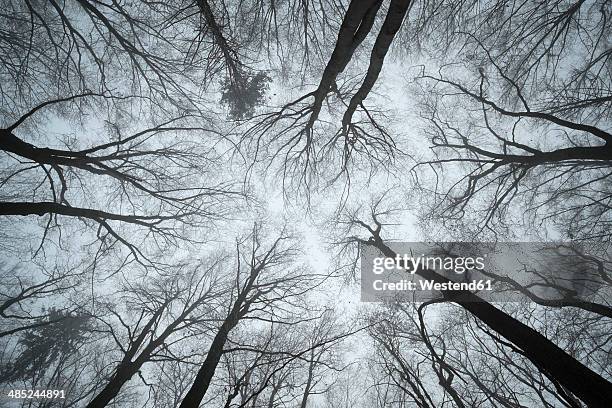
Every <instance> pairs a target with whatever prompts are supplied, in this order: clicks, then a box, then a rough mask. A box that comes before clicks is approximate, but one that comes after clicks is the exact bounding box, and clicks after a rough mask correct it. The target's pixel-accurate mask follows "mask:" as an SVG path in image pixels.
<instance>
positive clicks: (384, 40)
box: [342, 0, 411, 132]
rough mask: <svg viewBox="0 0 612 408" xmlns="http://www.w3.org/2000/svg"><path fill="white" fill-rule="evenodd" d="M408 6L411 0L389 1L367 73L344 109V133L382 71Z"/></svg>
mask: <svg viewBox="0 0 612 408" xmlns="http://www.w3.org/2000/svg"><path fill="white" fill-rule="evenodd" d="M410 4H411V0H392V1H391V4H390V5H389V11H388V12H387V17H386V18H385V22H384V23H383V25H382V27H381V29H380V32H379V33H378V37H376V42H375V43H374V47H373V48H372V54H371V55H370V64H369V66H368V72H367V73H366V76H365V78H364V80H363V83H362V84H361V87H360V88H359V90H358V91H357V92H356V93H355V95H353V97H352V98H351V101H350V102H349V106H348V108H347V109H346V112H345V113H344V116H343V118H342V128H343V129H344V131H345V132H346V131H348V127H349V125H350V123H351V120H352V117H353V114H354V113H355V110H356V109H357V107H358V106H359V105H361V103H363V101H364V100H365V98H366V97H367V96H368V94H369V93H370V91H371V90H372V87H373V86H374V84H375V83H376V80H377V79H378V75H379V74H380V71H381V70H382V67H383V63H384V61H385V56H386V55H387V51H389V47H390V46H391V43H392V42H393V38H395V35H396V34H397V32H398V31H399V29H400V27H401V26H402V22H403V21H404V18H405V17H406V13H407V12H408V9H409V8H410Z"/></svg>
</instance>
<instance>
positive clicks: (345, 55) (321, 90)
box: [308, 0, 382, 128]
mask: <svg viewBox="0 0 612 408" xmlns="http://www.w3.org/2000/svg"><path fill="white" fill-rule="evenodd" d="M381 4H382V1H381V0H368V1H364V0H361V1H359V0H353V1H351V3H350V4H349V6H348V9H347V11H346V14H345V15H344V19H343V20H342V25H341V26H340V30H339V32H338V38H337V40H336V45H335V47H334V50H333V51H332V54H331V56H330V57H329V60H328V62H327V65H326V66H325V69H324V70H323V74H322V75H321V81H320V82H319V86H318V87H317V89H316V91H314V93H313V95H314V98H315V100H314V103H313V109H312V114H311V115H310V120H309V122H308V128H310V127H312V126H313V124H314V122H315V121H316V119H317V117H318V116H319V113H320V111H321V106H322V104H323V101H324V100H325V96H326V95H327V93H328V92H329V91H330V89H331V88H332V85H333V84H334V83H335V81H336V78H337V77H338V74H340V73H341V72H342V71H344V69H345V68H346V66H347V65H348V63H349V62H350V60H351V58H352V57H353V53H354V52H355V50H356V49H357V47H358V46H359V44H361V43H362V42H363V40H364V39H365V38H366V37H367V35H368V33H369V32H370V30H371V29H372V26H373V25H374V20H375V18H376V13H377V12H378V10H379V8H380V6H381Z"/></svg>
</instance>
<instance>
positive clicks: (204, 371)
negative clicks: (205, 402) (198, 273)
mask: <svg viewBox="0 0 612 408" xmlns="http://www.w3.org/2000/svg"><path fill="white" fill-rule="evenodd" d="M237 323H238V318H237V317H235V316H231V315H230V316H228V317H227V318H226V319H225V321H224V322H223V324H222V325H221V328H220V329H219V331H218V332H217V335H216V336H215V338H214V339H213V342H212V344H211V345H210V349H209V350H208V353H207V354H206V359H205V360H204V363H203V364H202V366H201V367H200V370H199V371H198V374H197V375H196V378H195V380H194V381H193V384H192V385H191V388H190V389H189V391H188V392H187V394H186V395H185V398H184V399H183V402H181V405H180V407H181V408H196V407H198V406H199V405H200V402H202V399H203V398H204V395H205V394H206V391H208V387H209V386H210V382H211V380H212V378H213V376H214V375H215V370H216V369H217V365H218V364H219V361H220V360H221V356H222V355H223V347H224V346H225V342H226V341H227V336H228V335H229V332H230V331H231V329H233V328H234V326H236V324H237Z"/></svg>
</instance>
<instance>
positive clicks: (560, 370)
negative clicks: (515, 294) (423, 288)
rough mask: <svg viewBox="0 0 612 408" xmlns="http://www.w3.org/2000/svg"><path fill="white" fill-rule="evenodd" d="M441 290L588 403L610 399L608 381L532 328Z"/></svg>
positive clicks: (474, 299) (430, 275)
mask: <svg viewBox="0 0 612 408" xmlns="http://www.w3.org/2000/svg"><path fill="white" fill-rule="evenodd" d="M367 244H368V245H372V246H375V247H376V248H378V249H379V250H380V251H381V252H382V253H383V254H384V255H385V256H387V257H390V258H395V257H396V255H397V254H396V253H395V252H394V251H393V250H392V249H391V248H389V247H388V246H387V245H385V243H384V242H383V241H382V240H381V239H380V237H374V240H373V241H368V243H367ZM416 274H418V275H419V276H421V277H423V278H425V279H427V280H431V281H434V282H439V283H444V282H450V280H449V279H447V278H445V277H444V276H442V275H440V274H438V273H436V272H435V271H432V270H429V269H418V270H417V271H416ZM442 293H443V295H444V297H445V298H446V299H447V300H449V301H451V302H455V303H457V304H459V305H460V306H461V307H463V308H464V309H466V310H467V311H469V312H470V313H471V314H473V315H474V316H475V317H477V318H478V319H480V320H481V321H482V322H483V323H485V324H486V325H487V326H489V327H490V328H491V329H492V330H494V331H495V332H496V333H498V334H499V335H500V336H502V337H503V338H505V339H506V340H508V341H510V342H511V343H513V344H514V345H516V346H517V347H518V348H520V349H521V350H522V351H523V352H524V354H525V356H526V357H527V358H528V359H529V360H530V361H531V362H532V363H533V364H534V365H535V366H536V367H537V368H538V369H539V370H541V371H543V372H544V373H545V374H547V375H549V376H550V377H551V378H554V379H555V380H556V381H557V382H558V383H559V384H560V385H561V386H563V387H564V388H566V389H567V390H569V391H570V392H571V393H573V394H574V395H576V396H577V397H578V398H580V399H581V400H582V401H584V402H585V403H586V404H587V405H588V406H590V407H606V406H609V403H610V401H612V383H610V382H609V381H607V380H606V379H605V378H603V377H602V376H600V375H599V374H597V373H596V372H594V371H593V370H591V369H590V368H588V367H586V366H585V365H583V364H582V363H580V362H579V361H578V360H576V359H575V358H574V357H572V356H570V355H569V354H567V353H566V352H565V351H563V350H562V349H561V348H560V347H558V346H557V345H556V344H554V343H553V342H551V341H550V340H548V339H547V338H546V337H544V336H542V335H541V334H540V333H538V332H537V331H536V330H534V329H532V328H531V327H529V326H527V325H525V324H523V323H521V322H520V321H518V320H516V319H515V318H513V317H512V316H510V315H508V314H506V313H505V312H503V311H501V310H499V309H497V308H496V307H495V306H493V305H491V304H490V303H488V302H486V301H484V300H482V299H481V298H479V297H478V296H476V295H475V294H473V293H471V292H469V291H444V292H442Z"/></svg>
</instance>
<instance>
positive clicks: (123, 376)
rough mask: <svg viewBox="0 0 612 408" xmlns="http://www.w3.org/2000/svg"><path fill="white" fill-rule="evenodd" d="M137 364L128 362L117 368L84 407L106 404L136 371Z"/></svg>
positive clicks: (95, 407)
mask: <svg viewBox="0 0 612 408" xmlns="http://www.w3.org/2000/svg"><path fill="white" fill-rule="evenodd" d="M138 369H139V365H138V364H136V363H128V364H125V365H123V366H122V367H121V368H119V369H118V370H117V373H116V374H115V375H114V376H113V378H112V379H111V380H110V381H109V382H108V383H107V384H106V386H105V387H104V388H103V389H102V391H100V392H99V393H98V395H96V396H95V398H94V399H92V400H91V401H90V402H89V404H87V407H86V408H103V407H105V406H107V405H108V404H109V403H110V402H111V401H112V400H113V399H114V398H115V397H116V396H117V394H118V393H119V390H121V387H123V385H124V384H125V383H126V382H128V381H129V380H130V378H132V376H133V375H134V374H136V373H137V372H138Z"/></svg>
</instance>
